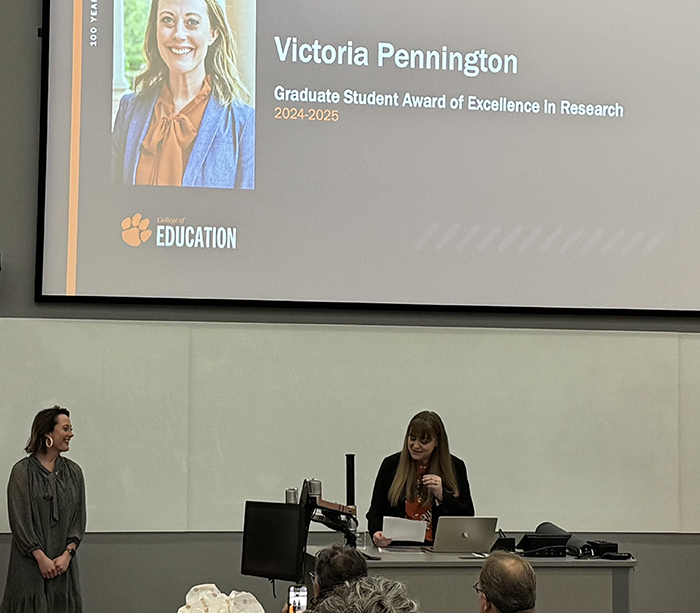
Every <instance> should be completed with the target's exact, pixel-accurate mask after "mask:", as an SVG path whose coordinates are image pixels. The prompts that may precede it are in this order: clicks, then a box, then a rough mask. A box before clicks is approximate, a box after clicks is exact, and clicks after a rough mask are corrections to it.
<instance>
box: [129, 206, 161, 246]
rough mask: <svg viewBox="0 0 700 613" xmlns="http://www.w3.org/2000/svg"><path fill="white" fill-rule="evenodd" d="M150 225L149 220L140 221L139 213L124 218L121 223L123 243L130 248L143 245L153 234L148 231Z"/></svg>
mask: <svg viewBox="0 0 700 613" xmlns="http://www.w3.org/2000/svg"><path fill="white" fill-rule="evenodd" d="M150 223H151V220H150V219H142V217H141V213H136V215H134V216H133V217H126V218H125V219H124V221H122V230H123V232H122V238H123V239H124V242H125V243H126V244H127V245H131V246H132V247H138V246H139V245H140V244H141V243H145V242H146V241H147V240H148V239H149V238H151V234H153V232H151V230H149V229H148V225H149V224H150Z"/></svg>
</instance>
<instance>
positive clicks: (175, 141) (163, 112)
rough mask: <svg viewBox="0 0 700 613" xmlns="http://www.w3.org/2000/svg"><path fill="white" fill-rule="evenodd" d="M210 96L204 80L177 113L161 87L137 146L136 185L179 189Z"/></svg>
mask: <svg viewBox="0 0 700 613" xmlns="http://www.w3.org/2000/svg"><path fill="white" fill-rule="evenodd" d="M210 95H211V79H210V77H207V78H206V79H205V80H204V84H203V85H202V89H201V90H200V91H199V93H198V94H197V95H196V96H195V97H194V98H193V99H192V100H191V101H190V102H189V103H188V104H187V106H185V107H184V108H183V109H182V110H181V111H180V112H179V113H177V112H175V103H174V101H173V95H172V93H171V92H170V88H169V87H168V84H167V83H163V88H162V90H161V93H160V96H159V97H158V100H156V104H155V107H154V108H153V118H152V119H151V125H150V126H149V127H148V132H146V136H145V137H144V139H143V142H142V143H141V156H140V158H139V164H138V167H137V168H136V185H175V186H181V185H182V175H183V174H184V172H185V168H186V167H187V162H188V161H189V159H190V153H192V147H193V145H194V141H195V138H196V137H197V132H198V131H199V125H200V124H201V123H202V117H203V115H204V110H205V109H206V108H207V102H209V96H210Z"/></svg>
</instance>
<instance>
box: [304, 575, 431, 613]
mask: <svg viewBox="0 0 700 613" xmlns="http://www.w3.org/2000/svg"><path fill="white" fill-rule="evenodd" d="M313 610H314V613H419V608H418V603H416V602H415V601H413V600H411V599H410V598H409V597H408V594H407V593H406V586H405V585H404V584H403V583H400V582H398V581H394V580H392V579H387V578H386V577H382V576H380V575H372V576H369V577H361V578H360V579H356V580H355V581H351V582H349V583H344V584H343V585H340V586H338V587H336V588H335V589H334V590H332V591H331V592H329V593H328V595H327V596H326V597H325V598H324V599H323V600H322V601H321V602H319V603H318V605H317V606H316V607H314V609H313Z"/></svg>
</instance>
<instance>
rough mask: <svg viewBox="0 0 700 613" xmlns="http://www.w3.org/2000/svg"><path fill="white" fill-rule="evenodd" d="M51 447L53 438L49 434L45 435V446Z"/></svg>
mask: <svg viewBox="0 0 700 613" xmlns="http://www.w3.org/2000/svg"><path fill="white" fill-rule="evenodd" d="M51 447H53V439H52V438H51V437H50V436H47V437H46V448H47V449H51Z"/></svg>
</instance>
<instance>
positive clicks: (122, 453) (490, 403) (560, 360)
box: [0, 319, 700, 532]
mask: <svg viewBox="0 0 700 613" xmlns="http://www.w3.org/2000/svg"><path fill="white" fill-rule="evenodd" d="M0 339H1V340H0V366H1V368H0V389H2V391H3V393H2V395H0V416H2V423H3V427H2V428H0V475H8V474H9V470H10V468H11V466H12V464H13V463H14V462H15V461H16V460H18V459H19V458H20V457H22V447H23V445H24V444H25V441H26V439H27V437H28V434H29V428H30V424H31V420H32V418H33V416H34V414H35V413H36V411H37V410H39V409H40V408H44V407H47V406H51V405H52V404H54V403H60V404H61V405H63V406H67V407H68V408H70V409H71V411H72V418H73V424H74V427H75V432H76V437H75V439H74V442H73V444H72V447H73V449H72V450H71V452H70V456H69V457H71V458H73V459H75V460H76V461H78V462H79V463H80V464H81V465H82V466H83V469H84V471H85V474H86V479H87V487H88V506H89V525H88V529H89V530H91V531H120V530H125V531H127V530H128V531H133V530H137V531H138V530H148V531H171V530H189V531H192V530H240V529H241V528H242V517H243V508H244V503H245V500H247V499H256V500H282V499H283V496H284V489H285V488H287V487H290V486H300V485H301V482H302V480H303V479H304V478H310V477H315V478H318V479H321V480H322V481H323V483H324V498H326V499H329V500H336V501H343V500H344V497H345V494H344V491H345V490H344V475H345V472H344V454H345V453H348V452H350V453H355V454H357V491H358V506H359V508H360V513H361V515H362V516H364V513H365V512H366V510H367V506H368V502H369V497H370V493H371V488H372V483H373V480H374V476H375V474H376V470H377V468H378V466H379V463H380V461H381V458H382V457H383V456H385V455H388V454H390V453H392V452H394V451H397V450H398V449H399V448H400V445H401V440H402V436H403V433H404V430H405V427H406V424H407V423H408V420H409V419H410V417H411V416H412V415H413V414H414V413H416V412H417V411H419V410H422V409H424V408H429V409H432V410H436V411H438V412H439V413H440V414H441V415H442V417H443V419H444V420H445V423H446V425H447V429H448V433H449V435H450V441H451V447H452V451H453V453H455V454H456V455H458V456H459V457H461V458H462V459H464V460H465V462H466V463H467V466H468V469H469V477H470V481H471V485H472V491H473V496H474V501H475V504H476V509H477V513H478V514H482V515H486V514H495V515H498V516H499V517H500V525H501V527H503V528H504V529H506V530H528V529H533V528H534V527H535V526H536V525H537V524H538V523H539V522H541V521H553V522H555V523H557V524H559V525H562V526H564V527H566V528H567V529H569V530H579V531H618V532H622V531H645V532H664V531H695V532H697V531H700V495H699V494H700V469H698V465H697V461H696V458H697V455H698V451H699V450H700V416H699V415H698V411H697V408H698V406H699V403H700V383H699V382H698V381H697V373H698V372H700V339H697V338H696V337H695V336H693V335H684V334H678V333H636V332H635V333H629V332H584V331H581V332H560V331H543V330H538V331H529V330H483V329H473V328H471V329H469V328H416V327H371V326H327V325H289V324H236V323H225V324H224V323H221V324H211V323H153V322H130V321H122V322H113V321H94V320H37V319H31V320H29V319H0ZM2 478H6V477H2ZM0 500H2V502H1V503H0V504H2V505H3V506H2V507H0V530H7V529H8V525H7V520H6V512H5V509H4V505H5V500H4V497H2V498H0Z"/></svg>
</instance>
